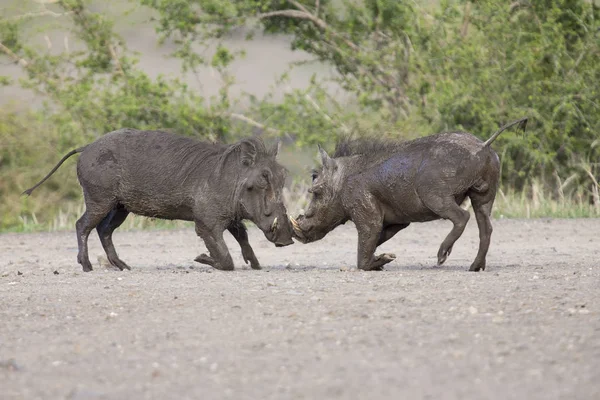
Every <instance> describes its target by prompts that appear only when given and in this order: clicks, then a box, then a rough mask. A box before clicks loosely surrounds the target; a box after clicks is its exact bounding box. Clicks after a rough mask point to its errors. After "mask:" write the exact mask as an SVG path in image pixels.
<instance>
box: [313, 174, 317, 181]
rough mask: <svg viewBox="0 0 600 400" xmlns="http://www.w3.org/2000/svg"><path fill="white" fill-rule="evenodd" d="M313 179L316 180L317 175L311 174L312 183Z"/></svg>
mask: <svg viewBox="0 0 600 400" xmlns="http://www.w3.org/2000/svg"><path fill="white" fill-rule="evenodd" d="M315 179H317V174H315V173H313V174H312V181H313V182H314V181H315Z"/></svg>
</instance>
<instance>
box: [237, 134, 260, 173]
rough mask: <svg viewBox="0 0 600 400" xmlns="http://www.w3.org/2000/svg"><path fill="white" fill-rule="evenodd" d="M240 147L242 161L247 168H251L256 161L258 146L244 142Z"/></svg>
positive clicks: (247, 141)
mask: <svg viewBox="0 0 600 400" xmlns="http://www.w3.org/2000/svg"><path fill="white" fill-rule="evenodd" d="M239 146H240V161H241V162H242V164H244V165H245V166H247V167H249V166H251V165H252V164H254V161H255V160H256V146H255V145H254V143H252V142H251V141H249V140H243V141H242V142H240V144H239Z"/></svg>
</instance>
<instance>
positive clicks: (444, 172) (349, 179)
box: [292, 118, 527, 271]
mask: <svg viewBox="0 0 600 400" xmlns="http://www.w3.org/2000/svg"><path fill="white" fill-rule="evenodd" d="M526 123H527V118H522V119H520V120H518V121H515V122H512V123H510V124H507V125H505V126H503V127H502V128H501V129H500V130H499V131H497V132H496V133H494V134H493V135H492V136H491V137H490V138H489V139H488V140H487V141H486V142H482V141H481V140H479V139H478V138H476V137H475V136H473V135H471V134H469V133H466V132H451V133H440V134H437V135H432V136H428V137H424V138H420V139H416V140H412V141H407V142H391V141H384V140H377V139H357V140H347V139H346V140H342V141H341V142H338V144H337V146H336V150H335V153H334V155H333V158H332V157H329V155H328V154H327V153H326V152H325V150H323V149H322V148H321V146H319V153H320V155H321V161H322V164H323V165H322V166H321V167H320V168H319V169H317V170H315V171H313V175H312V179H313V182H312V187H311V188H310V189H309V192H310V193H312V199H311V201H310V204H309V206H308V209H307V210H306V213H305V214H304V215H301V216H299V217H298V219H297V220H294V219H292V224H293V227H294V234H295V236H296V237H297V238H298V239H299V240H300V241H301V242H303V243H308V242H313V241H315V240H319V239H321V238H323V237H324V236H325V235H326V234H327V233H328V232H330V231H331V230H333V229H334V228H335V227H337V226H338V225H340V224H343V223H345V222H346V221H348V220H351V221H353V222H354V224H355V225H356V229H357V231H358V268H360V269H362V270H381V269H382V267H383V265H385V264H387V263H389V262H390V261H392V260H393V259H394V258H395V255H393V254H381V255H378V256H374V252H375V249H376V248H377V246H379V245H381V244H382V243H384V242H386V241H387V240H389V239H390V238H392V237H393V236H394V235H395V234H396V233H398V231H400V230H402V229H404V228H406V227H407V226H409V225H410V223H411V222H425V221H432V220H436V219H449V220H450V221H452V223H453V224H454V227H453V228H452V231H451V232H450V233H449V234H448V236H447V237H446V239H445V240H444V241H443V243H442V245H441V246H440V249H439V251H438V255H437V259H438V265H441V264H443V263H444V261H446V258H447V257H448V256H449V255H450V253H451V252H452V246H453V245H454V243H455V242H456V240H457V239H458V238H459V237H460V236H461V235H462V233H463V231H464V229H465V226H466V224H467V221H468V220H469V212H468V211H466V210H464V209H463V208H461V207H460V205H461V204H462V202H463V201H464V200H465V199H466V197H467V196H468V197H469V198H470V199H471V204H472V206H473V210H474V212H475V218H476V219H477V225H478V227H479V251H478V253H477V256H476V258H475V261H474V262H473V264H472V265H471V268H470V270H471V271H479V270H483V269H485V261H486V260H485V258H486V254H487V252H488V248H489V245H490V237H491V235H492V225H491V222H490V214H491V211H492V204H493V203H494V199H495V197H496V190H497V188H498V179H499V176H500V161H499V159H498V155H497V154H496V152H494V150H492V149H491V147H490V144H491V143H492V142H493V141H494V140H495V139H496V138H497V137H498V135H499V134H500V133H501V132H502V131H504V130H505V129H507V128H509V127H511V126H513V125H515V124H521V127H522V128H523V129H524V128H525V125H526Z"/></svg>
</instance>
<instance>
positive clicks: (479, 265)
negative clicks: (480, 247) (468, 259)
mask: <svg viewBox="0 0 600 400" xmlns="http://www.w3.org/2000/svg"><path fill="white" fill-rule="evenodd" d="M469 271H473V272H478V271H485V262H483V263H476V262H474V263H473V264H471V268H469Z"/></svg>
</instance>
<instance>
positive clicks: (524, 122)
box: [483, 117, 527, 147]
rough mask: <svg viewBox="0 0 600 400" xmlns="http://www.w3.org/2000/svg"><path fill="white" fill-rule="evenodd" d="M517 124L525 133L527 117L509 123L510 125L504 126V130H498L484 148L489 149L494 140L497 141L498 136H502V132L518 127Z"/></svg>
mask: <svg viewBox="0 0 600 400" xmlns="http://www.w3.org/2000/svg"><path fill="white" fill-rule="evenodd" d="M516 124H519V129H523V131H525V128H526V127H527V117H525V118H521V119H518V120H516V121H513V122H509V123H508V124H506V125H504V126H503V127H502V128H500V129H498V131H497V132H496V133H494V134H493V135H492V137H491V138H489V139H488V140H486V141H485V143H484V144H483V147H487V146H489V145H490V144H492V142H493V141H494V140H496V138H497V137H498V136H500V134H501V133H502V132H504V131H505V130H507V129H508V128H510V127H511V126H513V125H516Z"/></svg>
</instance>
